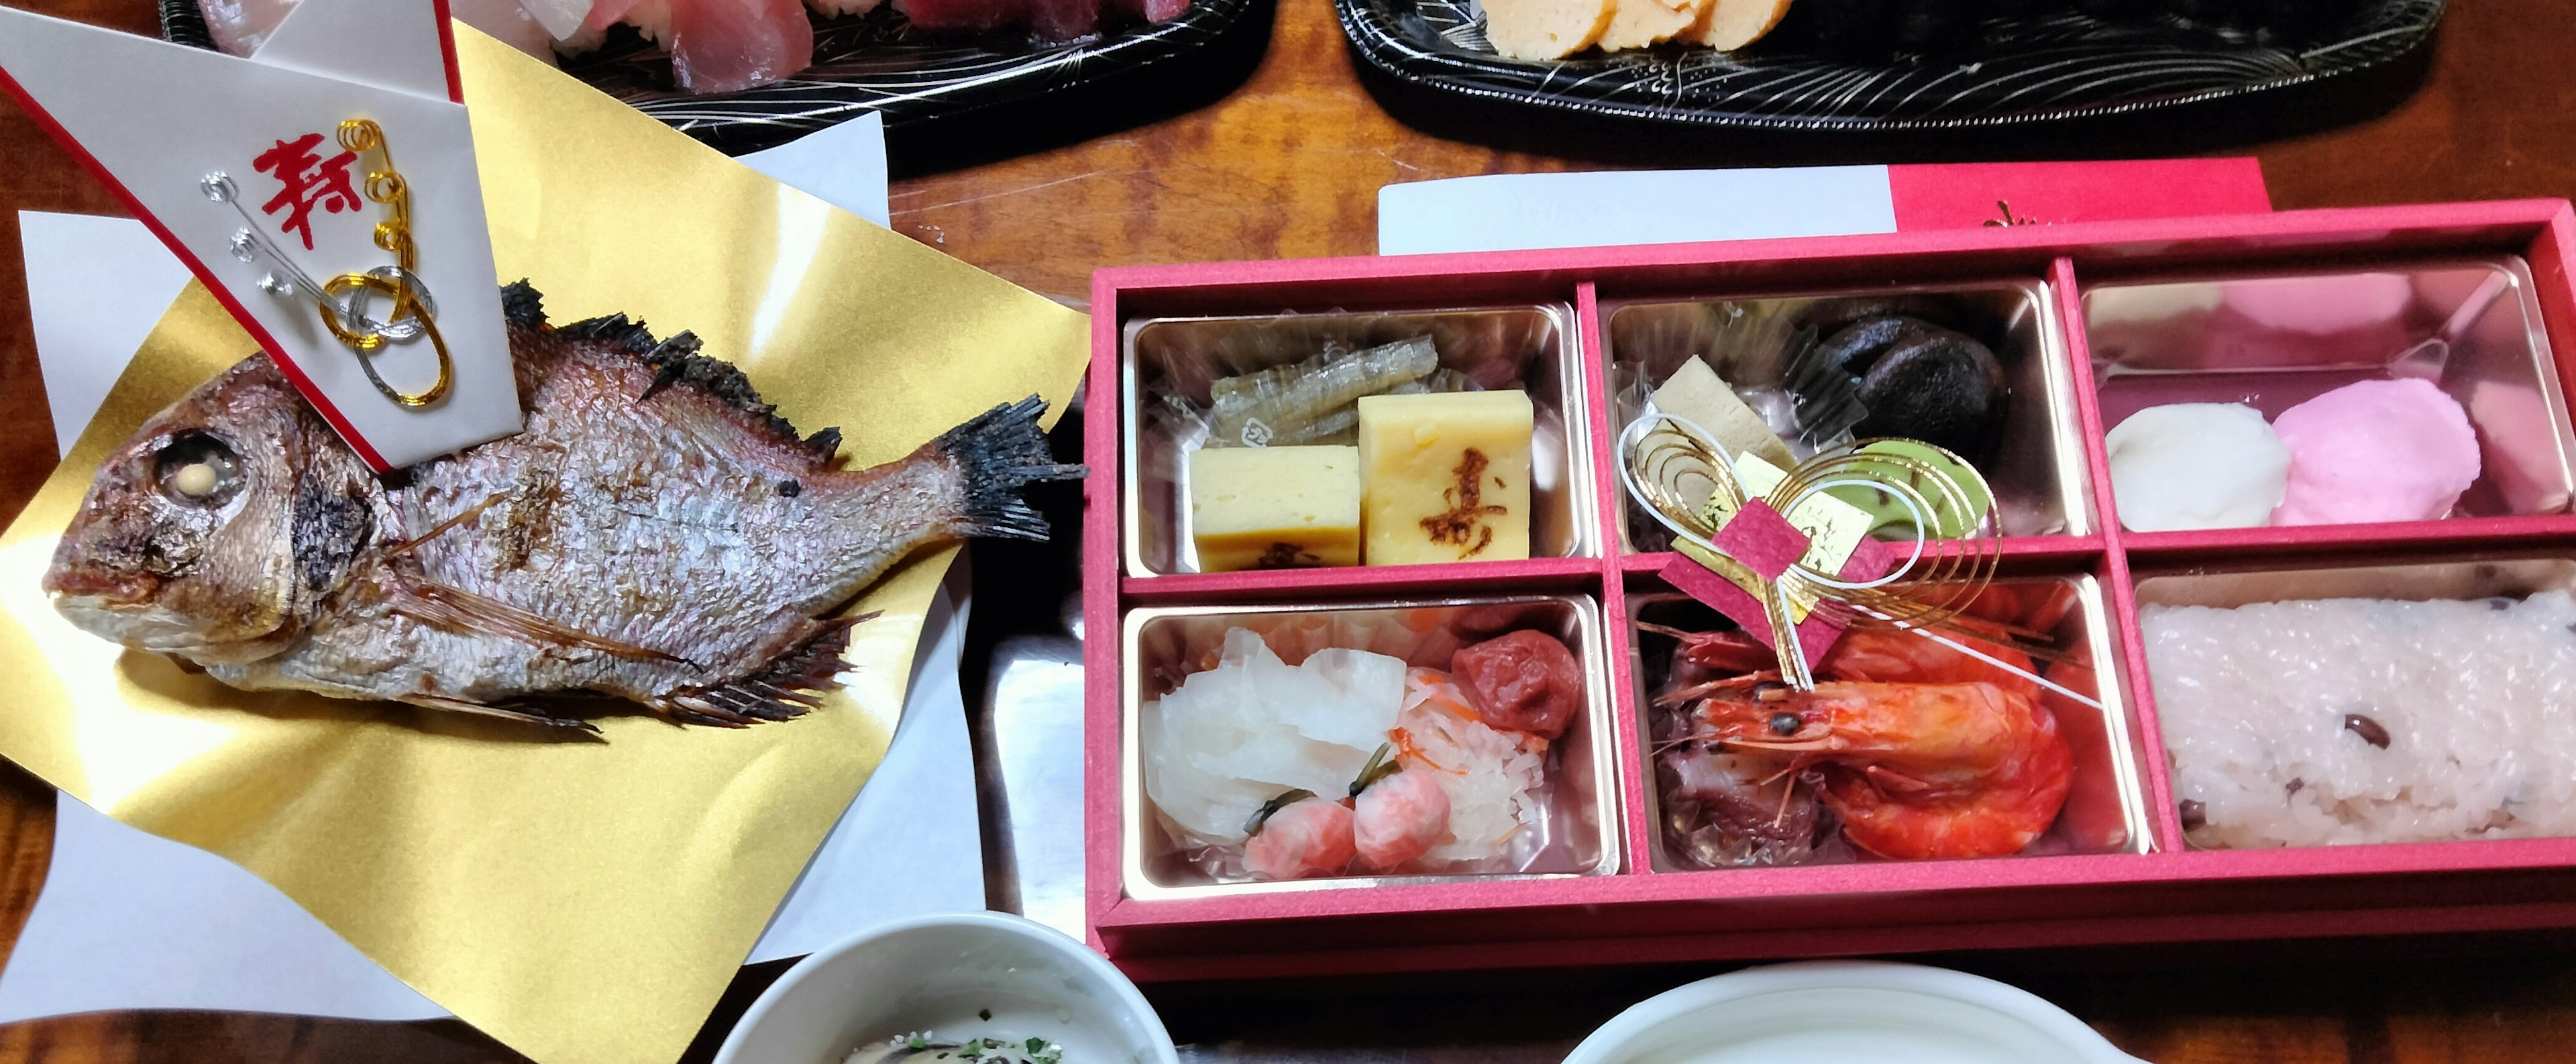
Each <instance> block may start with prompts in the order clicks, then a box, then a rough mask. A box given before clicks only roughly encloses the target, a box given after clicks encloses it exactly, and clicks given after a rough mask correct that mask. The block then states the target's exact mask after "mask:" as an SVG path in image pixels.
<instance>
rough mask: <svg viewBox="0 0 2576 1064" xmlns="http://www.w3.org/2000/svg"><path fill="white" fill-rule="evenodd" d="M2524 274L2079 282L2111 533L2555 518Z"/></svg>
mask: <svg viewBox="0 0 2576 1064" xmlns="http://www.w3.org/2000/svg"><path fill="white" fill-rule="evenodd" d="M2535 284H2536V282H2535V279H2534V277H2533V274H2532V272H2531V268H2530V266H2529V265H2528V264H2527V263H2526V262H2525V260H2524V259H2523V258H2522V257H2520V256H2516V255H2489V256H2479V257H2466V258H2435V259H2425V260H2420V261H2416V262H2408V263H2397V264H2391V265H2386V266H2377V267H2364V266H2342V267H2332V268H2320V267H2314V266H2310V267H2303V268H2295V269H2281V268H2273V269H2267V270H2254V271H2247V270H2242V269H2240V270H2234V271H2207V272H2198V273H2188V274H2171V275H2164V276H2149V277H2138V278H2122V279H2119V280H2116V281H2109V282H2104V283H2098V284H2087V285H2086V286H2085V290H2084V293H2083V306H2084V318H2085V322H2084V333H2085V341H2086V347H2087V349H2088V351H2089V354H2090V357H2091V363H2092V373H2093V377H2094V382H2095V387H2096V396H2097V402H2098V404H2099V407H2100V412H2101V424H2102V426H2103V428H2104V429H2105V431H2106V433H2107V434H2108V439H2107V440H2106V441H2105V444H2104V446H2105V448H2106V460H2107V461H2108V463H2109V467H2110V470H2111V474H2112V478H2113V480H2114V482H2115V483H2114V489H2113V496H2114V497H2113V498H2112V500H2111V505H2110V509H2111V510H2112V511H2113V512H2116V513H2119V514H2120V521H2121V524H2122V526H2123V528H2124V529H2126V530H2127V531H2129V532H2131V533H2172V532H2186V533H2197V532H2207V531H2212V530H2243V529H2262V528H2268V529H2274V530H2280V529H2288V528H2310V527H2316V526H2332V525H2367V524H2382V523H2388V522H2407V521H2429V520H2439V519H2444V518H2490V517H2504V516H2521V515H2540V514H2559V513H2563V512H2565V511H2566V510H2567V508H2568V503H2569V497H2570V491H2571V487H2576V475H2571V466H2570V456H2571V454H2576V435H2571V433H2570V430H2569V422H2568V413H2567V401H2566V396H2565V393H2564V392H2563V391H2562V390H2561V387H2560V383H2561V382H2560V379H2559V373H2558V366H2557V364H2556V361H2555V358H2554V356H2553V353H2552V345H2551V341H2550V337H2549V333H2548V329H2547V327H2546V325H2545V323H2544V318H2543V314H2542V308H2541V304H2540V299H2539V297H2538V293H2537V292H2536V291H2535ZM2133 418H2135V419H2138V420H2136V421H2134V422H2132V419H2133ZM2124 425H2125V426H2126V427H2125V428H2124V427H2123V426H2124ZM2121 484H2126V485H2128V489H2127V491H2126V493H2125V494H2127V495H2128V496H2130V497H2129V498H2127V499H2122V498H2120V497H2119V496H2120V495H2122V494H2123V492H2122V491H2121V490H2120V487H2119V485H2121ZM2267 504H2268V512H2261V513H2258V511H2266V510H2267ZM2428 534H2441V533H2428ZM2242 535H2243V537H2244V538H2245V539H2246V541H2247V542H2260V541H2262V540H2266V539H2296V538H2301V537H2303V536H2307V535H2311V534H2310V533H2281V532H2277V531H2276V532H2274V533H2251V532H2247V533H2243V534H2242ZM2328 535H2335V534H2334V533H2328ZM2343 535H2347V536H2348V535H2350V533H2343ZM2141 545H2143V546H2149V547H2154V546H2158V545H2161V542H2160V541H2159V540H2155V539H2150V540H2146V541H2145V542H2144V543H2142V544H2141Z"/></svg>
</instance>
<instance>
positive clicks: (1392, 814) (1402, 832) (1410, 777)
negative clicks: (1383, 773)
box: [1351, 770, 1449, 872]
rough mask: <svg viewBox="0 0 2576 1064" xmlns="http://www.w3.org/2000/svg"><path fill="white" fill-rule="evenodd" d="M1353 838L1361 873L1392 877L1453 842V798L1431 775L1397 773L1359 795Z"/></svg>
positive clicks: (1353, 814)
mask: <svg viewBox="0 0 2576 1064" xmlns="http://www.w3.org/2000/svg"><path fill="white" fill-rule="evenodd" d="M1354 805H1355V806H1356V808H1355V809H1354V810H1353V811H1352V814H1351V833H1352V835H1353V838H1354V840H1355V841H1356V842H1357V844H1358V847H1359V858H1360V867H1362V868H1365V869H1367V870H1369V871H1372V872H1392V871H1395V870H1396V868H1397V867H1399V866H1401V865H1403V864H1404V863H1405V862H1407V861H1411V860H1413V859H1415V858H1417V857H1420V856H1422V855H1423V854H1426V853H1429V852H1431V848H1432V847H1434V846H1438V845H1440V843H1441V841H1442V840H1444V839H1447V838H1448V837H1449V792H1448V791H1445V790H1442V789H1441V787H1440V781H1439V780H1438V779H1436V778H1434V777H1433V776H1432V774H1431V773H1429V772H1423V771H1418V770H1417V771H1410V772H1398V773H1396V774H1394V775H1392V776H1388V777H1386V778H1385V779H1382V780H1379V781H1377V782H1376V783H1374V784H1371V785H1370V786H1369V789H1367V790H1365V791H1361V792H1360V796H1359V798H1358V799H1357V800H1356V801H1355V802H1354Z"/></svg>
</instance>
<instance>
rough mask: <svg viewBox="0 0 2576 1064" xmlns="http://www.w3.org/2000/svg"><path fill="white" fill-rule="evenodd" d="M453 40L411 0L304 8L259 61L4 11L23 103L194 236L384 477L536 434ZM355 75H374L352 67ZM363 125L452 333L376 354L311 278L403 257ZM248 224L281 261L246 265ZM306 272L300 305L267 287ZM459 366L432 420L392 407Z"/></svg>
mask: <svg viewBox="0 0 2576 1064" xmlns="http://www.w3.org/2000/svg"><path fill="white" fill-rule="evenodd" d="M442 42H443V36H442V33H441V25H440V23H439V21H438V19H437V18H435V17H433V12H432V10H431V9H430V8H429V7H428V6H427V5H423V4H418V3H407V2H404V0H304V2H303V3H301V4H299V5H298V6H297V7H296V10H295V12H294V13H293V14H292V15H289V16H288V17H287V19H286V21H285V22H284V23H283V24H281V25H280V26H279V28H278V33H277V34H276V35H275V36H273V37H272V38H271V39H270V40H269V41H268V42H267V43H266V44H264V45H262V47H261V52H260V54H259V55H258V56H257V57H255V58H252V59H243V58H239V57H235V56H229V55H224V54H221V53H217V52H209V51H206V50H203V49H198V48H188V47H184V46H181V45H176V44H170V43H168V42H165V41H157V40H153V39H151V38H148V37H140V36H136V35H134V34H131V33H124V32H120V31H116V30H110V29H102V28H100V27H96V26H90V25H86V24H83V23H77V22H70V21H66V20H62V19H55V18H49V17H45V16H41V15H36V14H32V13H29V12H24V11H17V10H13V9H10V8H6V7H0V67H5V68H6V69H7V72H8V75H9V77H10V78H11V79H12V81H13V83H14V86H15V88H16V89H17V90H19V95H21V97H22V98H21V101H20V102H21V103H23V104H25V105H26V106H28V107H29V108H31V109H34V110H36V111H38V112H40V114H39V116H38V117H40V118H44V119H50V120H51V122H52V123H53V124H55V125H57V126H59V127H60V128H61V130H62V131H64V133H65V134H66V135H67V136H68V137H70V138H71V139H72V140H75V141H77V142H78V143H77V145H76V146H74V148H73V150H74V151H75V153H77V154H81V155H86V156H88V159H87V161H88V162H91V163H93V164H94V165H95V167H96V168H97V169H98V170H100V171H102V172H104V173H105V174H107V175H109V178H110V180H111V181H112V182H114V183H115V184H116V185H118V186H119V189H120V191H121V192H122V193H123V194H124V196H125V198H126V199H127V201H128V202H129V203H131V204H132V205H134V206H135V208H136V209H138V210H141V211H143V212H146V213H148V214H149V215H150V216H151V217H152V219H153V221H154V223H155V227H156V229H157V230H158V231H159V232H161V233H163V234H167V235H169V236H170V237H172V238H173V239H175V240H176V241H178V242H179V245H180V246H181V247H182V248H183V249H184V250H183V251H182V252H181V253H180V256H179V257H180V258H181V259H182V260H183V261H190V262H191V263H192V265H193V266H194V267H195V268H196V269H197V271H198V273H199V277H200V279H201V280H203V281H204V282H205V283H206V284H207V285H208V286H210V287H212V288H214V289H215V290H216V291H217V292H218V294H223V295H228V296H229V298H230V304H229V305H230V306H231V307H232V308H233V310H234V311H235V313H237V314H246V315H247V319H246V320H245V323H244V324H245V326H246V327H248V328H249V330H250V332H251V334H252V335H253V336H254V337H255V338H257V339H258V340H259V341H260V343H261V345H262V346H263V347H266V348H267V349H268V351H269V353H270V354H271V355H274V356H276V357H277V358H278V359H279V360H280V365H281V366H283V367H285V368H286V369H287V371H288V374H287V375H288V376H289V377H290V378H292V379H294V381H295V384H296V386H297V388H298V389H300V390H302V391H304V393H305V395H306V397H307V398H309V399H311V400H312V401H313V403H314V406H315V408H316V409H317V410H319V411H320V412H321V413H322V415H323V417H324V419H325V420H328V421H330V422H331V424H332V426H333V427H334V428H336V429H338V430H339V432H340V435H341V436H342V437H343V438H344V439H346V440H348V442H349V445H350V447H351V448H353V449H354V450H356V451H357V453H358V454H359V455H360V456H361V457H364V458H366V459H367V460H368V462H369V464H370V465H374V466H375V467H377V468H379V469H391V468H398V467H401V466H406V465H410V464H412V463H414V462H418V461H421V460H423V459H427V458H431V457H434V456H437V455H440V454H445V453H447V452H449V451H454V450H457V449H459V448H462V447H466V446H469V445H472V444H475V443H480V442H482V441H484V440H489V439H493V438H495V437H498V436H505V435H508V434H510V433H513V432H517V431H518V430H519V406H518V403H517V401H516V400H517V396H518V393H517V391H516V384H515V383H514V379H513V377H512V376H511V372H510V349H509V339H508V336H507V334H506V332H505V331H504V327H503V322H502V319H501V293H500V289H499V288H498V287H497V286H495V285H494V284H492V276H493V273H492V244H491V230H490V227H489V226H487V225H486V224H485V222H484V217H483V198H482V192H481V185H480V182H479V177H478V175H477V173H476V171H475V166H474V141H473V134H472V129H471V127H470V125H469V124H468V122H467V120H466V115H465V108H464V107H463V106H462V105H460V104H457V103H455V102H453V101H451V100H450V99H449V98H448V89H449V86H448V84H447V77H446V63H445V60H444V56H445V52H444V51H443V43H442ZM380 52H383V53H389V54H390V53H399V54H400V55H401V58H399V59H390V60H388V59H381V58H380V57H379V55H378V53H380ZM352 57H358V58H352ZM352 69H357V70H362V71H365V72H366V76H365V79H364V80H352V79H349V78H346V77H343V76H342V75H344V74H346V73H348V72H349V71H350V70H352ZM317 71H327V73H317ZM354 115H364V116H365V117H366V118H367V119H368V120H369V121H372V122H375V123H377V124H378V125H379V126H380V127H381V130H382V133H383V137H384V143H385V146H386V147H387V148H388V149H389V150H390V151H392V153H393V155H394V158H396V159H397V160H399V163H398V165H399V168H400V171H401V174H402V176H403V179H404V187H406V188H407V189H409V192H408V193H407V194H406V197H407V198H406V199H405V200H404V202H405V203H407V204H408V206H407V207H404V208H402V209H404V210H407V211H408V215H407V217H408V218H409V226H410V233H411V235H412V237H413V238H414V239H415V240H417V242H418V244H419V247H420V250H421V254H420V255H419V257H418V259H417V260H416V261H414V262H412V263H410V264H409V265H410V267H411V269H412V270H413V273H414V274H415V275H416V276H417V277H418V279H419V282H420V284H421V285H422V286H423V288H425V289H426V290H427V291H428V292H430V293H433V294H434V297H435V302H436V304H437V308H438V313H437V315H436V318H437V320H438V321H439V322H440V323H441V324H439V326H438V327H437V329H436V332H435V334H434V335H435V337H437V338H441V339H440V340H438V341H437V342H433V340H431V339H428V338H415V339H412V340H409V341H396V342H391V343H387V344H385V345H384V346H381V347H378V348H376V349H375V350H374V351H372V352H370V353H369V354H368V355H367V357H365V358H358V357H354V356H353V355H352V353H351V352H350V350H349V348H347V347H346V346H344V345H343V344H342V343H341V342H340V341H339V340H337V339H335V338H334V337H333V336H332V334H331V333H330V332H329V331H328V330H326V329H325V328H323V324H322V321H321V319H320V318H319V317H318V316H317V315H316V314H315V313H314V304H313V303H312V302H311V300H312V298H314V293H313V292H311V291H310V290H307V289H306V288H305V287H304V286H306V285H308V284H317V283H320V282H318V281H317V280H316V279H317V278H324V277H331V276H334V275H336V274H340V273H343V272H344V271H361V272H362V271H365V270H367V269H370V268H373V267H377V266H383V265H386V259H387V253H386V252H385V251H384V250H383V249H382V248H381V247H380V246H379V245H378V244H377V243H376V236H375V232H376V226H377V225H378V224H379V222H380V221H381V220H382V219H383V218H384V217H385V214H384V211H385V210H388V209H392V208H377V207H375V206H373V205H372V204H364V203H360V202H354V201H357V200H360V199H362V193H361V192H360V191H359V188H358V186H359V185H362V184H365V183H366V182H364V181H363V175H364V174H365V173H367V172H369V171H368V170H367V169H366V168H367V167H370V166H374V165H376V163H375V162H373V161H366V162H361V161H357V160H356V159H355V157H354V156H350V157H348V158H344V157H343V156H342V155H341V154H340V146H339V145H338V144H337V143H335V142H334V140H333V139H332V138H333V134H334V133H335V132H336V131H337V129H338V128H339V125H340V123H341V121H342V120H344V119H348V118H350V117H352V116H354ZM290 145H292V147H290ZM367 157H368V159H369V160H374V159H377V158H379V155H378V153H375V152H369V153H367ZM263 166H264V167H265V169H263ZM333 174H339V175H343V176H344V177H346V180H342V181H335V180H334V179H333V178H332V177H331V176H330V175H333ZM218 176H221V177H223V179H224V181H225V182H226V183H228V184H229V185H230V186H232V188H233V191H232V193H230V197H229V198H230V201H231V204H230V206H225V205H222V204H220V203H217V202H212V201H210V200H209V193H208V192H207V191H205V183H206V182H208V181H211V180H214V179H215V178H216V177H218ZM245 233H248V234H253V236H256V237H257V238H259V239H260V240H263V241H266V243H265V244H264V245H263V246H265V247H267V248H268V249H269V250H270V251H271V252H273V253H274V256H275V257H272V256H271V255H269V254H255V255H254V256H253V259H255V260H256V261H251V260H245V259H241V258H238V257H237V256H236V253H235V251H234V248H235V246H236V241H240V240H250V239H252V237H246V236H243V235H242V234H245ZM279 257H282V258H279ZM281 262H291V263H293V266H292V268H289V267H287V266H284V265H281ZM296 271H301V272H302V273H303V274H305V275H309V276H306V277H304V278H302V279H299V280H296V281H295V282H294V283H295V284H296V285H297V286H298V288H297V291H298V292H299V293H300V294H299V295H296V296H292V297H280V296H274V295H271V294H269V293H268V292H266V291H263V290H262V289H263V287H265V285H264V284H263V282H262V278H263V277H267V276H270V275H272V274H277V275H284V276H293V275H294V274H295V272H296ZM380 313H389V312H380ZM441 343H443V344H444V346H443V347H441V346H440V344H441ZM442 350H443V351H444V352H446V354H445V355H441V354H440V351H442ZM451 357H452V361H453V369H454V372H453V374H452V377H451V382H452V383H451V390H450V391H449V392H448V393H447V398H446V399H444V400H441V401H438V402H435V403H431V404H429V405H427V406H425V407H422V408H418V409H410V408H405V407H402V406H398V405H396V404H394V403H393V402H390V401H388V400H387V399H386V398H385V397H384V396H383V395H380V394H378V392H377V385H376V384H374V383H371V378H370V376H369V374H370V373H381V374H382V375H383V377H384V379H385V380H386V381H387V382H388V386H389V387H391V388H395V389H400V390H402V391H404V392H407V393H421V392H425V391H427V390H428V389H429V388H430V386H431V384H432V383H433V382H435V381H437V380H439V379H440V377H441V373H442V371H441V369H440V366H441V365H442V360H443V359H447V358H451Z"/></svg>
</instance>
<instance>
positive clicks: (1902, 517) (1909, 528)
mask: <svg viewBox="0 0 2576 1064" xmlns="http://www.w3.org/2000/svg"><path fill="white" fill-rule="evenodd" d="M1859 453H1860V455H1862V456H1864V460H1865V458H1866V456H1868V455H1872V454H1883V455H1888V456H1891V457H1894V458H1899V459H1907V458H1910V459H1913V460H1914V461H1916V462H1921V463H1922V464H1924V465H1928V466H1931V467H1932V468H1934V469H1938V470H1940V471H1942V472H1944V473H1947V474H1949V476H1950V479H1952V480H1955V481H1957V482H1958V484H1959V488H1960V490H1961V491H1962V492H1963V493H1964V494H1966V496H1967V503H1968V506H1967V509H1966V511H1965V512H1962V511H1961V510H1960V509H1959V508H1958V507H1957V506H1956V505H1953V504H1951V503H1950V502H1948V501H1945V499H1946V497H1945V495H1944V493H1942V492H1941V491H1940V490H1938V489H1936V488H1934V487H1933V486H1932V485H1931V483H1930V482H1929V480H1928V479H1927V478H1925V477H1923V476H1922V475H1921V473H1920V471H1919V470H1916V469H1914V468H1912V467H1910V466H1909V465H1907V464H1905V463H1903V462H1899V461H1890V462H1869V463H1867V465H1868V467H1869V468H1870V469H1871V470H1872V471H1873V472H1876V473H1878V474H1880V475H1882V476H1885V477H1886V478H1887V479H1889V480H1894V481H1900V482H1903V483H1906V484H1908V485H1910V486H1912V487H1913V488H1914V490H1915V492H1916V493H1917V494H1920V495H1922V496H1923V500H1924V501H1925V502H1928V503H1930V504H1932V513H1930V514H1928V515H1926V516H1927V517H1928V520H1927V522H1926V523H1927V524H1929V525H1930V526H1932V527H1931V528H1929V529H1928V530H1927V531H1928V532H1929V533H1930V534H1931V537H1932V538H1934V539H1959V538H1962V537H1965V536H1967V535H1968V534H1970V533H1972V532H1974V531H1976V529H1977V527H1978V526H1979V525H1981V524H1983V523H1984V522H1985V519H1986V515H1987V514H1989V513H1992V512H1993V511H1994V508H1995V495H1994V491H1993V489H1991V488H1989V487H1987V486H1986V478H1985V477H1983V476H1981V475H1979V474H1978V473H1977V471H1976V469H1975V468H1974V467H1971V466H1969V465H1968V464H1966V463H1964V462H1961V461H1959V460H1957V459H1955V458H1953V457H1951V456H1949V455H1947V454H1944V453H1942V452H1941V451H1940V450H1938V449H1936V448H1934V447H1932V446H1931V445H1929V444H1924V443H1918V442H1916V441H1913V440H1880V441H1878V442H1876V443H1872V444H1870V445H1868V446H1866V447H1862V448H1861V449H1860V452H1859ZM1825 493H1826V494H1828V495H1831V496H1833V497H1835V498H1837V499H1841V500H1842V501H1844V502H1847V503H1850V504H1852V505H1853V506H1856V507H1858V508H1860V509H1861V510H1864V511H1866V512H1868V514H1869V515H1870V516H1871V517H1874V518H1877V519H1878V524H1877V525H1875V526H1874V527H1872V528H1871V529H1870V534H1872V535H1874V536H1877V537H1879V538H1881V539H1909V538H1912V537H1913V535H1914V517H1913V513H1912V511H1910V510H1908V509H1906V507H1905V503H1904V502H1903V501H1901V500H1900V499H1898V497H1897V496H1896V495H1895V494H1893V493H1891V492H1886V491H1881V490H1878V489H1875V488H1865V487H1860V486H1857V485H1843V486H1840V487H1834V488H1828V489H1826V492H1825Z"/></svg>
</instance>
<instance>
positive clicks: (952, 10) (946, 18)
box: [904, 0, 1030, 33]
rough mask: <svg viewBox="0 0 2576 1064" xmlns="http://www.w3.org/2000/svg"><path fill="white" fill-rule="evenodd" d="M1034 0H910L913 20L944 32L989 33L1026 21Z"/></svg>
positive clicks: (908, 9) (907, 9) (908, 6)
mask: <svg viewBox="0 0 2576 1064" xmlns="http://www.w3.org/2000/svg"><path fill="white" fill-rule="evenodd" d="M1029 6H1030V0H906V2H905V4H904V12H905V14H906V15H908V16H909V17H911V19H912V24H913V25H915V26H918V27H920V28H922V29H925V30H933V31H938V32H942V33H947V32H956V33H989V32H991V31H993V30H998V29H1001V28H1003V27H1005V26H1010V25H1014V24H1017V23H1019V22H1022V21H1025V20H1026V19H1027V18H1028V17H1029V14H1030V12H1029Z"/></svg>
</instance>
